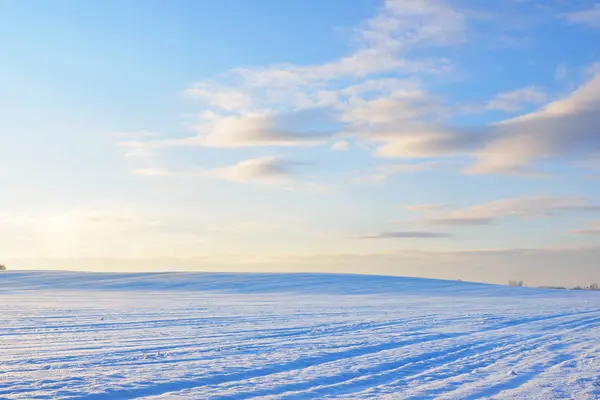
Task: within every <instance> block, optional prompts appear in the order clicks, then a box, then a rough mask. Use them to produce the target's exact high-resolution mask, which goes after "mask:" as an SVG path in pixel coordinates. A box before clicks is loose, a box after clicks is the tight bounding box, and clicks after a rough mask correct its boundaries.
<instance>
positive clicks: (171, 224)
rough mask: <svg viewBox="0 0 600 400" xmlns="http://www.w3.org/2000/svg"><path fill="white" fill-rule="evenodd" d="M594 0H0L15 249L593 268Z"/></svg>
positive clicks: (515, 269)
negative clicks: (161, 0)
mask: <svg viewBox="0 0 600 400" xmlns="http://www.w3.org/2000/svg"><path fill="white" fill-rule="evenodd" d="M596 43H600V3H596V2H595V1H584V0H581V1H563V0H554V1H534V0H530V1H528V0H505V1H491V0H487V1H469V0H455V1H452V0H448V1H441V0H440V1H434V0H431V1H425V0H423V1H416V0H414V1H411V0H403V1H400V0H388V1H382V0H377V1H376V0H365V1H361V2H351V3H348V2H347V1H341V0H335V1H333V0H332V1H326V2H324V1H317V0H302V1H300V0H289V1H285V2H281V1H275V0H248V1H244V2H240V1H233V0H224V1H172V2H155V3H151V2H146V1H128V2H121V1H102V2H100V1H87V2H80V1H73V0H69V1H66V0H65V1H47V2H43V3H40V2H35V1H28V0H25V1H19V2H15V1H0V49H2V54H3V56H2V60H3V61H2V64H1V65H0V72H1V73H0V87H1V88H2V90H1V91H0V100H1V101H2V105H3V107H2V108H0V152H1V153H0V154H1V155H2V156H1V157H0V185H1V187H2V188H3V190H2V193H3V195H2V196H1V197H0V207H1V208H0V221H1V222H2V226H3V227H4V229H3V230H2V232H0V239H1V240H0V252H1V253H2V254H3V257H5V259H6V263H7V264H9V266H12V267H13V268H67V269H92V270H106V269H111V270H123V271H129V270H161V269H196V270H257V271H258V270H260V271H264V270H270V271H297V270H306V271H335V272H364V273H384V274H396V275H417V276H426V277H442V278H451V279H454V278H461V279H470V280H481V281H489V282H500V283H502V282H505V281H507V280H508V279H524V280H526V281H529V282H531V283H532V284H561V283H562V284H586V283H588V282H589V281H590V280H594V279H595V280H600V276H598V273H599V272H598V267H597V265H596V261H595V258H594V257H596V256H600V244H599V242H598V240H599V239H600V189H599V187H600V186H599V185H598V178H599V177H600V157H599V153H600V132H599V131H598V130H597V127H598V126H599V123H600V117H599V116H600V54H599V48H598V46H597V44H596Z"/></svg>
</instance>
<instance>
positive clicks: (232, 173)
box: [133, 157, 305, 185]
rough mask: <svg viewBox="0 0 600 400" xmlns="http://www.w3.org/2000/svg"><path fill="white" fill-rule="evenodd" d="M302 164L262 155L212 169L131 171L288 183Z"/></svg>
mask: <svg viewBox="0 0 600 400" xmlns="http://www.w3.org/2000/svg"><path fill="white" fill-rule="evenodd" d="M302 165H305V164H303V163H299V162H294V161H288V160H284V159H281V158H279V157H262V158H253V159H248V160H244V161H240V162H238V163H236V164H233V165H229V166H225V167H219V168H213V169H189V170H181V171H175V170H169V169H164V168H144V169H138V170H135V171H133V172H134V174H136V175H141V176H147V177H183V178H205V179H206V178H210V179H219V180H226V181H232V182H243V183H258V184H267V185H289V184H292V183H293V181H294V178H295V177H296V176H297V175H298V174H299V172H300V171H298V167H299V166H302Z"/></svg>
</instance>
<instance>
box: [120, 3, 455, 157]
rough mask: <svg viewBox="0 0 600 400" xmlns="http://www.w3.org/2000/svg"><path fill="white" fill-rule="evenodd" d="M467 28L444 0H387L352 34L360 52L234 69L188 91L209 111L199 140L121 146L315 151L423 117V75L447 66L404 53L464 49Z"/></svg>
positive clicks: (200, 124)
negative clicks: (351, 133)
mask: <svg viewBox="0 0 600 400" xmlns="http://www.w3.org/2000/svg"><path fill="white" fill-rule="evenodd" d="M465 30H466V21H465V19H464V17H463V16H462V14H461V13H459V12H457V11H456V10H454V9H453V8H451V7H449V6H448V5H446V4H445V3H444V2H442V1H438V0H387V1H386V2H385V3H384V5H383V7H382V8H381V9H380V10H379V12H378V13H377V14H376V15H375V16H374V17H373V18H371V19H370V20H368V21H366V22H365V23H364V24H363V25H362V26H361V27H360V28H359V29H357V30H355V32H354V33H355V39H356V41H355V48H354V51H352V52H351V53H350V54H348V55H347V56H344V57H341V58H339V59H335V60H332V61H330V62H326V63H323V64H316V65H289V64H279V65H271V66H267V67H263V68H236V69H233V70H231V71H229V72H228V73H225V74H221V75H219V76H217V77H215V78H214V79H210V80H204V81H200V82H197V83H195V84H193V85H192V86H191V87H190V88H188V89H187V90H186V91H185V94H186V95H188V96H192V97H195V98H197V99H198V100H199V101H201V102H202V104H203V105H204V106H205V107H206V108H205V110H204V112H202V113H200V115H199V121H198V123H197V124H196V126H195V127H194V129H195V131H196V135H195V136H191V137H188V138H183V139H174V140H173V139H165V140H155V141H151V142H130V143H125V144H124V145H127V146H134V147H143V146H149V147H170V146H205V147H249V146H296V145H314V144H323V143H324V142H325V141H326V140H325V139H327V138H330V137H331V136H333V135H335V134H336V133H338V132H340V131H342V130H343V129H342V128H343V124H349V125H352V126H356V125H361V124H363V125H364V124H367V125H368V124H369V123H373V122H376V123H379V122H382V121H385V120H387V119H390V118H393V119H394V120H397V119H398V118H399V115H400V114H401V113H404V118H405V119H406V118H409V117H416V116H421V115H423V114H424V113H425V112H426V111H425V110H424V109H425V108H427V107H429V106H430V101H431V98H430V96H428V95H427V93H425V92H424V91H423V90H421V89H420V88H419V84H418V76H420V75H427V74H432V73H434V74H435V73H440V72H445V71H447V70H448V68H449V62H448V61H447V60H445V59H431V58H424V59H414V58H411V59H409V58H408V57H407V52H408V51H410V50H412V49H414V48H421V47H429V46H449V45H454V44H457V43H460V42H462V41H463V40H464V39H465ZM408 75H410V79H408V78H407V76H408ZM317 114H318V116H317Z"/></svg>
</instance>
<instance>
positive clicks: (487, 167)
mask: <svg viewBox="0 0 600 400" xmlns="http://www.w3.org/2000/svg"><path fill="white" fill-rule="evenodd" d="M533 97H535V96H533ZM598 126H600V74H597V75H594V76H593V77H592V78H591V79H589V80H588V81H586V82H585V83H583V84H582V85H581V86H580V87H579V88H577V89H576V90H575V91H573V92H572V93H570V94H569V95H568V96H566V97H564V98H563V99H560V100H555V101H552V102H550V103H548V104H547V105H545V106H544V107H542V108H541V109H540V110H538V111H535V112H532V113H529V114H526V115H523V116H520V117H517V118H512V119H508V120H505V121H502V122H500V123H496V124H491V125H487V126H481V127H468V128H467V127H453V126H450V125H448V124H443V123H434V122H431V121H429V122H427V121H421V122H417V121H409V122H404V123H397V124H388V125H383V126H380V127H376V128H374V129H372V130H371V131H368V132H367V133H366V134H365V137H366V138H367V139H370V140H372V141H375V142H378V143H380V146H379V147H378V149H377V150H376V152H375V155H376V156H379V157H396V158H429V157H451V156H470V157H474V158H475V159H476V162H475V164H474V165H472V166H470V167H469V168H467V169H466V170H465V171H464V172H467V173H478V174H481V173H513V174H529V175H532V176H542V175H543V174H541V173H539V172H536V171H535V169H534V168H533V164H534V162H535V161H537V160H540V159H548V158H555V159H556V158H558V159H563V160H565V159H566V160H569V159H581V158H590V157H594V156H597V155H600V135H598V130H597V127H598Z"/></svg>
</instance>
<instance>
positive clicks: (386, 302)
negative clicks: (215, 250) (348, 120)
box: [0, 271, 600, 400]
mask: <svg viewBox="0 0 600 400" xmlns="http://www.w3.org/2000/svg"><path fill="white" fill-rule="evenodd" d="M0 304H2V308H1V311H0V398H2V399H5V398H6V399H111V400H112V399H131V398H142V397H143V398H148V399H188V398H189V399H208V398H210V399H250V398H273V399H306V398H307V399H323V398H349V399H360V398H375V399H382V398H383V399H385V398H390V399H479V398H497V399H545V400H546V399H578V400H583V399H598V398H600V295H599V294H598V293H591V292H576V291H568V292H567V291H551V290H539V289H526V288H507V287H499V286H488V285H477V284H468V283H461V282H444V281H434V280H424V279H410V278H393V277H376V276H356V275H355V276H352V275H350V276H344V275H338V276H336V275H314V274H297V275H267V274H256V275H252V274H246V275H244V274H191V273H178V274H85V273H72V272H25V271H23V272H16V271H15V272H5V273H0Z"/></svg>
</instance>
